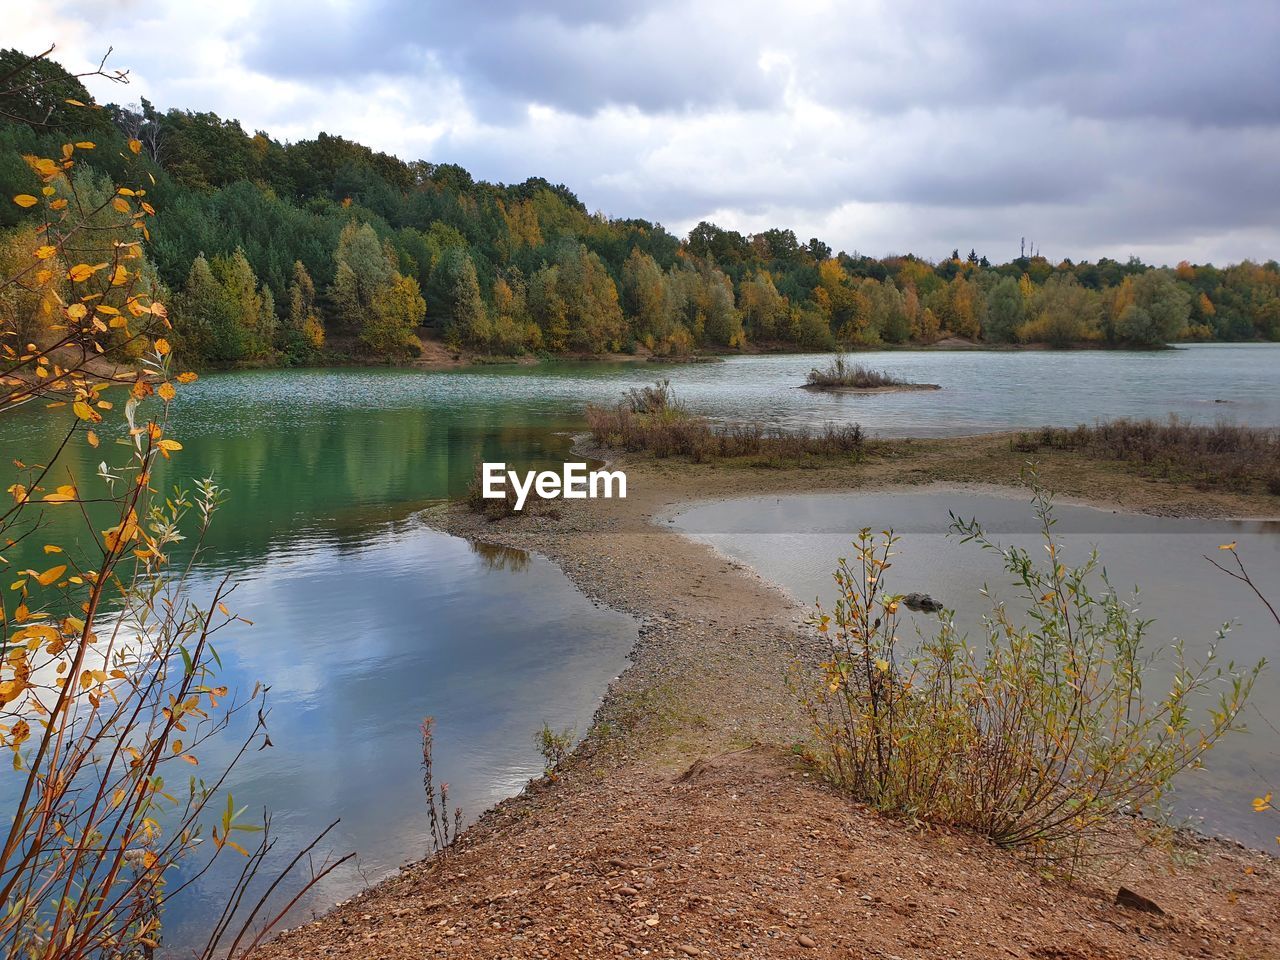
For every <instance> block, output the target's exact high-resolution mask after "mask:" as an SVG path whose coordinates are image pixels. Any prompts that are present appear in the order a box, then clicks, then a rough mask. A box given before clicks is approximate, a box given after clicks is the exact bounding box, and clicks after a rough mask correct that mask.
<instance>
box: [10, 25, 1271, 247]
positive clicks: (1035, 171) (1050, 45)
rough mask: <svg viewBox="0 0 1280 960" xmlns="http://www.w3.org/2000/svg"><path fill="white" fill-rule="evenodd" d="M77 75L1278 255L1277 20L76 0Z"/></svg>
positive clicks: (528, 157) (668, 209) (610, 165)
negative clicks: (108, 57)
mask: <svg viewBox="0 0 1280 960" xmlns="http://www.w3.org/2000/svg"><path fill="white" fill-rule="evenodd" d="M6 33H7V34H8V38H7V42H9V43H13V44H15V45H17V46H19V47H21V48H23V49H26V50H34V49H38V48H42V47H43V46H45V45H47V42H48V41H49V40H52V39H56V40H57V41H58V42H59V55H60V57H61V59H62V60H63V62H64V63H65V64H66V65H67V66H69V67H71V68H73V69H83V68H84V67H85V66H87V65H89V64H90V63H92V62H96V60H97V58H98V57H99V56H100V55H101V53H102V52H103V50H104V49H105V47H106V46H107V45H109V44H112V45H114V46H115V47H116V51H117V52H116V54H115V56H114V57H113V61H115V62H118V65H120V66H129V67H131V68H132V71H133V76H134V78H135V83H134V86H133V87H132V88H131V89H129V90H123V91H122V90H120V89H118V88H110V87H105V86H104V85H103V84H101V83H98V84H91V86H93V88H94V92H95V93H96V94H97V95H99V96H101V97H104V98H108V99H115V100H118V101H123V102H130V101H133V100H136V99H138V98H139V97H140V96H144V95H145V96H146V97H148V98H149V99H151V100H153V101H154V102H155V103H156V104H157V105H158V106H160V107H161V108H168V107H181V108H184V109H193V110H212V111H215V112H217V113H219V114H221V115H223V116H226V117H236V118H239V119H240V120H241V122H242V123H243V125H244V126H245V127H246V128H248V129H265V130H267V131H268V132H270V133H271V134H273V135H274V136H276V137H279V138H282V139H290V140H294V139H300V138H303V137H310V136H314V135H315V134H316V133H318V132H320V131H321V130H324V131H327V132H329V133H337V134H342V135H344V136H347V137H350V138H353V139H356V140H359V141H361V142H364V143H367V144H369V145H371V146H373V147H376V148H378V149H383V150H388V151H391V152H394V153H396V154H398V155H400V156H402V157H404V158H406V159H416V158H423V159H428V160H433V161H438V162H456V163H460V164H462V165H463V166H466V167H467V168H468V169H470V170H471V171H472V172H473V173H474V174H476V175H477V176H479V177H483V178H487V179H500V180H504V181H509V182H510V181H519V180H523V179H524V178H525V177H528V176H534V175H537V176H544V177H546V178H547V179H549V180H552V181H557V182H558V181H562V182H564V183H566V184H567V185H568V186H569V187H570V188H571V189H573V190H575V191H576V192H577V193H578V194H579V196H581V197H582V199H583V201H584V202H585V203H586V204H587V205H588V207H590V208H592V209H602V210H604V211H606V212H607V213H610V214H612V215H615V216H637V217H644V218H646V219H652V220H661V221H662V222H664V223H666V224H667V225H668V226H669V227H671V228H672V229H674V230H679V231H683V230H685V229H687V228H688V227H689V226H691V225H692V224H694V223H696V222H697V221H698V220H701V219H714V220H716V221H717V222H719V223H721V224H722V225H725V226H731V227H734V228H737V229H742V230H755V229H762V228H764V227H767V226H775V225H777V226H790V227H792V228H794V229H795V230H796V232H797V233H798V234H799V235H801V236H802V237H804V238H807V237H809V236H815V235H816V236H819V237H821V238H822V239H824V240H826V241H827V242H829V243H831V244H832V245H833V246H836V247H839V248H844V249H849V250H854V249H857V250H860V251H863V252H866V253H872V254H882V253H886V252H891V251H906V250H914V251H917V252H919V253H921V254H923V255H926V256H941V255H944V254H945V253H947V252H949V251H950V250H951V248H952V247H956V246H958V247H962V248H966V249H967V248H968V247H970V246H974V247H977V248H978V250H979V251H980V252H984V253H987V254H988V255H990V256H991V257H993V258H994V259H1005V258H1007V257H1010V256H1013V255H1015V254H1016V252H1017V246H1018V240H1019V238H1020V237H1022V236H1028V237H1033V238H1034V239H1035V240H1036V241H1038V243H1039V245H1040V247H1041V249H1042V250H1043V251H1044V252H1045V253H1046V254H1047V255H1050V256H1053V257H1060V256H1070V257H1073V258H1076V259H1079V258H1084V257H1088V258H1096V257H1097V256H1099V255H1109V256H1119V257H1124V256H1127V255H1128V254H1129V253H1136V254H1139V255H1142V256H1145V257H1152V258H1154V259H1156V260H1168V261H1173V260H1177V259H1180V258H1182V257H1184V256H1185V257H1190V258H1192V259H1200V260H1202V259H1208V258H1210V257H1212V258H1215V259H1218V260H1223V259H1240V258H1243V257H1246V256H1247V257H1253V258H1257V259H1266V258H1268V257H1272V256H1276V255H1277V254H1280V228H1278V227H1277V226H1276V224H1277V223H1278V222H1280V217H1278V216H1277V214H1280V172H1277V167H1276V165H1275V164H1274V162H1273V160H1272V159H1271V158H1273V157H1274V156H1276V155H1277V148H1280V101H1277V100H1276V99H1275V97H1274V95H1273V94H1274V91H1275V89H1276V88H1277V83H1276V82H1277V80H1280V69H1278V68H1277V66H1276V64H1277V61H1276V60H1275V58H1274V55H1273V53H1272V51H1274V49H1275V46H1276V41H1277V39H1280V8H1276V7H1275V6H1274V4H1271V3H1266V2H1258V3H1254V2H1241V3H1238V4H1235V5H1232V6H1230V7H1226V8H1214V9H1212V10H1210V9H1208V8H1205V7H1203V6H1202V5H1197V4H1194V3H1190V2H1187V3H1159V4H1154V3H1135V4H1125V5H1115V4H1111V3H1104V2H1086V3H1081V4H1073V5H1034V6H1031V7H1028V6H1027V5H1025V4H1013V3H997V2H988V0H971V2H967V3H963V4H953V5H948V6H943V7H939V6H937V5H929V6H928V7H927V8H926V7H916V6H913V5H912V4H901V3H895V4H888V3H881V2H876V0H861V2H857V3H840V2H819V0H812V2H804V3H797V4H785V5H783V4H776V3H765V2H763V0H747V2H735V0H721V2H709V3H704V4H699V5H697V7H691V6H690V5H687V4H677V3H676V2H675V0H647V2H637V3H635V4H631V5H627V6H625V7H622V6H618V7H615V6H612V5H608V6H604V5H599V4H594V3H589V2H585V0H572V2H568V3H560V4H553V5H549V4H527V3H521V2H518V0H495V2H490V3H488V4H472V5H469V6H466V7H459V6H456V5H444V4H439V3H432V2H410V0H369V2H365V3H359V4H357V3H345V2H344V3H336V2H330V3H325V2H318V0H309V2H307V3H302V2H300V0H299V2H294V0H289V2H270V3H269V2H267V0H226V2H223V3H221V4H219V6H218V8H217V11H216V15H215V14H214V13H212V12H211V11H210V9H209V8H208V7H207V6H204V5H198V4H189V3H183V2H181V0H167V2H161V0H157V2H155V3H147V4H143V3H139V2H132V0H124V2H117V3H113V4H103V3H101V2H95V3H92V4H90V3H87V2H83V0H61V2H57V0H55V2H54V3H53V4H52V7H50V6H48V5H46V6H45V7H44V8H42V9H41V11H40V13H39V15H37V14H36V13H35V12H28V11H26V10H19V11H15V13H13V14H10V15H8V23H7V26H6Z"/></svg>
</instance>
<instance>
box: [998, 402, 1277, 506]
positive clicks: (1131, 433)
mask: <svg viewBox="0 0 1280 960" xmlns="http://www.w3.org/2000/svg"><path fill="white" fill-rule="evenodd" d="M1046 448H1047V449H1051V450H1074V451H1080V452H1082V453H1085V454H1087V455H1089V456H1091V457H1094V458H1096V459H1104V460H1123V461H1126V462H1128V463H1133V464H1136V465H1137V466H1138V467H1139V469H1140V471H1141V472H1142V473H1144V474H1147V475H1149V476H1154V477H1161V478H1164V479H1169V480H1181V481H1188V482H1191V483H1194V484H1196V485H1197V486H1201V487H1223V488H1226V489H1228V490H1235V491H1240V492H1246V493H1251V492H1257V491H1258V490H1265V491H1266V492H1268V493H1271V494H1275V495H1277V496H1280V429H1275V428H1271V427H1244V426H1236V425H1234V424H1226V423H1217V424H1213V425H1212V426H1197V425H1194V424H1189V423H1186V422H1185V421H1182V420H1179V419H1178V418H1176V417H1171V418H1170V419H1169V420H1167V421H1164V422H1161V421H1157V420H1127V419H1121V420H1113V421H1110V422H1107V423H1097V424H1094V425H1093V426H1085V425H1083V424H1082V425H1081V426H1078V427H1074V428H1058V427H1045V428H1044V429H1043V430H1038V431H1032V432H1026V433H1020V434H1018V436H1017V437H1016V439H1015V440H1014V449H1016V450H1019V451H1022V452H1035V451H1038V450H1042V449H1046Z"/></svg>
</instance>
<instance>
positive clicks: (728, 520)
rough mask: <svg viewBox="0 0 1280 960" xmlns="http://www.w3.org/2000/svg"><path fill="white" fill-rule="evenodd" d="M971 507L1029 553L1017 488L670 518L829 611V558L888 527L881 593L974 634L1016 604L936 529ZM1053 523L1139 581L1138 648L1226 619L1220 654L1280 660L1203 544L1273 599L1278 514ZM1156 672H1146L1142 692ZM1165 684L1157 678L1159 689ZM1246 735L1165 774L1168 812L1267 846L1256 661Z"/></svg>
mask: <svg viewBox="0 0 1280 960" xmlns="http://www.w3.org/2000/svg"><path fill="white" fill-rule="evenodd" d="M948 511H952V512H954V513H955V514H956V515H957V516H959V517H962V518H965V519H969V518H972V517H977V518H978V520H979V521H981V523H982V524H983V526H984V527H985V529H986V530H987V532H988V533H989V534H991V535H992V536H993V537H994V539H996V540H998V541H1000V542H1002V543H1010V544H1018V545H1020V546H1024V547H1028V548H1030V549H1031V550H1032V557H1033V558H1034V559H1038V558H1040V557H1042V556H1043V551H1042V550H1041V548H1040V544H1041V543H1043V540H1042V539H1041V538H1040V536H1039V535H1038V534H1037V532H1036V528H1035V521H1034V517H1033V513H1032V510H1031V506H1030V501H1029V499H1015V498H1012V497H1003V496H994V495H992V496H984V495H975V494H966V493H955V492H931V493H901V494H896V493H895V494H862V495H856V496H841V495H833V494H821V495H808V496H784V497H751V498H745V499H736V500H727V501H721V502H718V503H708V504H699V505H697V506H694V507H692V508H690V509H688V510H685V511H683V512H681V513H679V514H677V515H676V516H675V517H674V520H675V524H676V526H677V527H679V528H680V529H681V530H683V531H685V532H687V533H689V534H691V535H692V536H694V537H696V538H698V539H701V540H705V541H706V542H708V543H710V544H712V545H713V546H715V547H716V548H717V549H718V550H720V551H722V552H723V553H725V554H728V555H729V556H732V557H735V558H737V559H739V560H741V561H743V562H744V563H747V564H749V565H750V566H752V567H753V568H755V569H756V570H757V571H758V572H759V573H760V574H761V575H762V576H764V577H766V578H768V579H770V580H772V581H774V582H775V583H777V584H779V585H780V586H782V587H784V588H785V589H786V590H787V591H788V592H789V593H790V594H791V595H792V596H793V597H795V598H796V599H798V600H800V601H802V602H803V603H805V604H806V605H812V604H813V602H814V600H815V599H820V600H821V602H822V604H823V605H824V607H826V608H827V609H828V610H830V609H831V608H832V606H833V604H834V599H835V593H836V591H835V586H834V584H833V583H832V579H831V574H832V571H833V570H834V569H835V565H836V562H837V561H838V559H839V558H840V557H849V556H850V555H851V549H850V540H851V539H852V537H853V536H854V535H855V534H856V533H857V531H858V530H860V529H862V528H863V527H871V528H872V529H873V530H875V531H879V530H885V529H891V530H893V531H894V533H896V534H899V535H900V536H901V537H902V540H901V542H900V543H899V544H898V546H897V548H896V549H897V551H898V558H897V559H896V560H895V562H894V566H893V568H892V569H891V570H890V571H889V578H890V580H889V582H890V587H889V589H890V590H891V592H894V593H910V592H912V591H920V592H923V593H928V594H930V595H931V596H933V597H936V598H937V599H938V600H940V601H942V602H943V603H944V604H946V605H947V606H949V607H954V608H955V610H956V623H957V625H958V626H959V627H960V628H961V629H962V630H964V631H966V632H968V633H969V635H970V636H971V637H974V638H981V637H982V636H984V632H983V630H982V617H983V616H984V615H985V614H986V613H987V612H988V611H989V610H990V609H991V602H990V601H989V600H987V599H985V598H983V597H982V596H981V595H980V591H981V590H982V589H983V588H984V586H987V587H989V588H990V593H991V595H992V597H994V598H997V599H1003V600H1006V601H1007V602H1009V605H1010V607H1011V609H1012V608H1015V606H1016V599H1017V590H1016V588H1015V587H1014V586H1013V585H1010V583H1009V580H1008V578H1007V576H1006V575H1005V574H1004V573H1003V570H1002V566H1001V563H1000V558H999V557H998V556H997V555H995V554H994V553H992V552H990V551H984V550H982V549H980V548H979V547H977V546H975V545H973V544H961V543H959V542H958V541H957V540H956V539H955V538H951V537H947V536H946V533H947V530H948V527H949V525H950V516H949V512H948ZM1055 516H1056V517H1057V519H1058V525H1057V528H1056V530H1057V533H1058V534H1059V538H1060V539H1061V541H1062V542H1063V544H1064V545H1065V547H1066V553H1065V559H1064V562H1066V563H1069V564H1079V563H1083V562H1084V561H1085V560H1086V559H1087V558H1088V555H1089V551H1090V550H1091V549H1092V548H1094V547H1096V548H1097V549H1098V552H1099V554H1100V556H1101V558H1102V562H1103V564H1104V566H1105V569H1106V572H1107V574H1108V576H1109V577H1110V579H1111V582H1112V585H1113V586H1115V587H1116V589H1117V590H1118V591H1119V592H1120V593H1121V594H1122V595H1125V594H1128V593H1130V592H1131V591H1132V590H1133V589H1134V588H1135V587H1140V588H1141V592H1140V594H1139V596H1138V599H1137V605H1138V609H1139V610H1140V612H1141V614H1142V616H1143V617H1144V618H1149V619H1155V621H1156V622H1155V624H1154V625H1153V627H1152V628H1151V631H1150V633H1149V642H1150V644H1152V646H1153V647H1154V646H1157V645H1165V644H1167V643H1169V642H1171V641H1172V640H1173V639H1174V638H1175V637H1176V638H1180V639H1181V640H1183V641H1184V642H1185V644H1186V649H1187V653H1188V656H1189V657H1192V658H1194V657H1199V656H1202V655H1203V653H1204V651H1205V650H1206V649H1207V646H1208V645H1209V643H1211V642H1212V641H1213V640H1214V638H1215V631H1216V630H1217V628H1218V627H1220V626H1222V624H1223V623H1224V621H1227V620H1228V619H1230V620H1232V621H1234V623H1233V627H1232V629H1231V631H1230V633H1229V634H1228V636H1227V639H1226V641H1225V643H1224V645H1223V647H1222V648H1221V649H1220V654H1221V655H1222V657H1223V659H1224V661H1225V660H1235V661H1236V662H1237V663H1246V664H1253V663H1256V662H1257V661H1258V660H1260V659H1263V658H1266V659H1268V660H1270V661H1272V662H1273V663H1274V662H1275V661H1276V660H1277V659H1278V658H1280V631H1277V629H1276V626H1275V623H1274V622H1273V621H1272V620H1271V619H1270V617H1269V615H1268V614H1267V612H1266V610H1265V609H1264V608H1263V607H1262V605H1261V604H1259V603H1258V601H1257V599H1256V598H1255V597H1254V596H1253V594H1252V593H1250V591H1249V589H1248V588H1247V587H1246V586H1245V585H1243V584H1241V583H1238V582H1236V581H1234V580H1231V579H1229V578H1228V577H1226V576H1225V575H1223V574H1221V573H1219V572H1218V571H1216V570H1214V569H1213V568H1212V567H1210V565H1209V564H1208V563H1207V562H1206V561H1205V559H1204V556H1205V555H1206V554H1208V555H1211V556H1214V557H1221V554H1220V553H1219V551H1218V550H1217V547H1218V545H1219V544H1222V543H1227V542H1229V541H1232V540H1235V541H1238V543H1239V548H1238V549H1239V550H1240V555H1241V556H1242V557H1243V558H1245V561H1246V563H1247V564H1248V566H1249V570H1250V573H1251V574H1252V575H1253V577H1254V579H1255V580H1256V582H1257V583H1258V585H1259V587H1260V588H1261V589H1262V591H1263V592H1264V593H1266V594H1267V595H1268V596H1270V597H1273V598H1275V597H1280V522H1275V521H1270V522H1260V521H1240V522H1232V521H1199V520H1172V519H1165V518H1157V517H1147V516H1141V515H1136V514H1124V513H1112V512H1110V511H1104V510H1096V509H1094V508H1091V507H1082V506H1067V505H1058V506H1057V508H1056V509H1055ZM936 623H937V618H936V616H932V615H929V614H925V613H912V612H910V611H907V614H906V619H905V621H904V625H903V629H902V630H901V631H900V634H899V635H900V636H901V637H902V638H903V639H904V642H907V643H910V642H912V641H913V640H915V639H916V638H918V636H919V634H920V632H926V631H931V630H932V629H933V628H934V627H935V626H936ZM1157 679H1159V678H1157V677H1150V678H1149V679H1148V685H1149V686H1148V688H1149V689H1150V690H1152V691H1156V690H1157V689H1158V688H1157V687H1156V685H1155V682H1156V681H1157ZM1166 689H1167V688H1166ZM1245 722H1246V724H1247V725H1248V727H1249V728H1250V730H1249V731H1248V732H1245V733H1239V734H1235V735H1233V736H1231V737H1229V738H1228V739H1227V740H1225V741H1224V742H1223V743H1222V744H1221V745H1220V746H1218V747H1216V748H1215V749H1214V750H1213V751H1211V752H1210V753H1209V754H1208V756H1207V759H1206V769H1205V770H1203V771H1197V772H1192V773H1188V774H1186V775H1185V776H1184V777H1183V778H1182V779H1181V780H1180V781H1179V784H1178V791H1177V796H1176V801H1175V804H1174V811H1175V813H1177V814H1178V815H1179V816H1180V817H1181V818H1183V819H1185V820H1186V821H1187V822H1190V823H1193V824H1195V825H1197V826H1201V827H1203V828H1207V829H1208V830H1209V831H1211V832H1213V833H1218V834H1224V835H1227V836H1231V837H1234V838H1236V839H1238V840H1241V841H1242V842H1245V843H1249V844H1252V845H1254V846H1258V847H1261V848H1264V849H1274V843H1275V836H1276V833H1277V832H1278V831H1277V830H1276V825H1275V822H1274V820H1272V819H1271V818H1269V817H1263V816H1260V815H1258V814H1255V813H1253V811H1252V808H1251V806H1250V801H1251V800H1252V799H1253V798H1254V797H1255V796H1257V795H1258V794H1260V793H1264V792H1266V790H1267V789H1268V787H1267V784H1268V783H1271V784H1275V783H1276V782H1277V780H1280V742H1278V740H1277V737H1276V735H1275V733H1274V730H1273V727H1280V671H1277V670H1276V669H1274V668H1270V669H1268V670H1266V671H1265V672H1264V673H1263V675H1262V676H1261V677H1260V678H1259V681H1258V683H1257V685H1256V686H1255V688H1254V693H1253V697H1252V707H1250V708H1247V714H1246V716H1245Z"/></svg>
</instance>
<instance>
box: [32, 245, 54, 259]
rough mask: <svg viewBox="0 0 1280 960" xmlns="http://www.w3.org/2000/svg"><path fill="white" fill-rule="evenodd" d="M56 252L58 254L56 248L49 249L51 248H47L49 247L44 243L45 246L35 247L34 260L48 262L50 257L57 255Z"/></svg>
mask: <svg viewBox="0 0 1280 960" xmlns="http://www.w3.org/2000/svg"><path fill="white" fill-rule="evenodd" d="M57 252H58V248H57V247H51V246H49V245H48V244H47V243H46V244H45V245H44V246H42V247H36V259H37V260H48V259H49V258H50V257H52V256H53V255H54V254H55V253H57Z"/></svg>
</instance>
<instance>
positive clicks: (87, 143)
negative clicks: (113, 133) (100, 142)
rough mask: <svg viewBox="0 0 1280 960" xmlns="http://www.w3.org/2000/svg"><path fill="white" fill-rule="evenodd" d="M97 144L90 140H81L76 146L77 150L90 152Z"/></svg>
mask: <svg viewBox="0 0 1280 960" xmlns="http://www.w3.org/2000/svg"><path fill="white" fill-rule="evenodd" d="M96 146H97V144H96V143H94V142H93V141H92V140H81V141H79V142H78V143H77V144H76V149H77V150H92V149H93V148H94V147H96Z"/></svg>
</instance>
